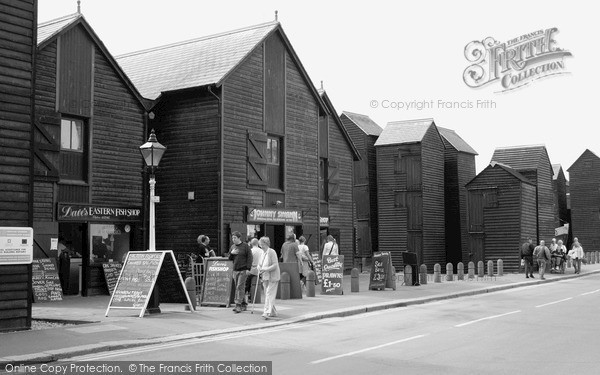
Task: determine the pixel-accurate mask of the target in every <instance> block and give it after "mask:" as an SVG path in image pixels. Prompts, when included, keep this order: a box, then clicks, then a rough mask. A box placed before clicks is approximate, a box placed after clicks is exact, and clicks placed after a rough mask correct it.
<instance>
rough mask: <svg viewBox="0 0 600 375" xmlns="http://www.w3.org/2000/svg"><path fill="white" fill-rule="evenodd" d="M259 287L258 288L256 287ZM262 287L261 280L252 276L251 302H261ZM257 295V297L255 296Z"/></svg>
mask: <svg viewBox="0 0 600 375" xmlns="http://www.w3.org/2000/svg"><path fill="white" fill-rule="evenodd" d="M256 288H258V289H256ZM261 289H262V288H261V287H260V282H259V279H258V276H257V277H253V278H252V285H251V286H250V298H252V301H250V303H261V300H262V296H261V292H260V291H261ZM255 296H256V297H255Z"/></svg>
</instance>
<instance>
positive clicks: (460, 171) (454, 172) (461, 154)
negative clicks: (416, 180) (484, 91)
mask: <svg viewBox="0 0 600 375" xmlns="http://www.w3.org/2000/svg"><path fill="white" fill-rule="evenodd" d="M438 130H439V132H440V134H441V135H442V139H443V140H444V146H445V147H446V149H445V151H444V181H445V187H444V189H445V190H444V191H445V196H444V202H445V205H446V209H445V217H446V261H447V262H450V263H452V264H454V265H455V266H456V264H457V263H458V262H462V261H464V260H465V259H469V229H468V227H467V189H466V187H465V185H466V184H467V183H468V182H469V181H471V180H472V179H473V178H474V177H475V174H476V173H475V156H476V155H477V151H475V150H474V149H473V148H472V147H471V146H469V144H468V143H467V142H465V140H464V139H462V138H461V137H460V136H459V135H458V134H457V133H456V132H455V131H454V130H451V129H446V128H442V127H439V126H438Z"/></svg>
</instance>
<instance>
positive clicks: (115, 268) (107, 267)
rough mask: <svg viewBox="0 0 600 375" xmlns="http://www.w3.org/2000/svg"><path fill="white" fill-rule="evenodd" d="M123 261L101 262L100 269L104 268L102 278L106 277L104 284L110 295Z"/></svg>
mask: <svg viewBox="0 0 600 375" xmlns="http://www.w3.org/2000/svg"><path fill="white" fill-rule="evenodd" d="M122 268H123V263H120V262H110V263H102V269H103V270H104V278H105V279H106V285H107V286H108V294H110V295H112V294H113V291H114V290H115V285H117V280H119V275H120V274H121V269H122Z"/></svg>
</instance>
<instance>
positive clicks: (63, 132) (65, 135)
mask: <svg viewBox="0 0 600 375" xmlns="http://www.w3.org/2000/svg"><path fill="white" fill-rule="evenodd" d="M60 148H61V149H63V150H69V151H79V152H83V121H81V120H73V119H62V120H61V121H60Z"/></svg>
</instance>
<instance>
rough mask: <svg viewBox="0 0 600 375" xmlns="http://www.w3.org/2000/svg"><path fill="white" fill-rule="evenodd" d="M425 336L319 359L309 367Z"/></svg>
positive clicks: (420, 336)
mask: <svg viewBox="0 0 600 375" xmlns="http://www.w3.org/2000/svg"><path fill="white" fill-rule="evenodd" d="M425 336H427V335H418V336H413V337H409V338H406V339H402V340H397V341H392V342H388V343H387V344H381V345H377V346H371V347H369V348H364V349H361V350H356V351H353V352H349V353H345V354H340V355H336V356H333V357H327V358H323V359H319V360H317V361H312V362H310V364H311V365H316V364H319V363H323V362H327V361H333V360H334V359H338V358H343V357H350V356H353V355H355V354H360V353H364V352H368V351H371V350H377V349H381V348H385V347H386V346H391V345H396V344H400V343H403V342H407V341H411V340H416V339H420V338H422V337H425Z"/></svg>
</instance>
